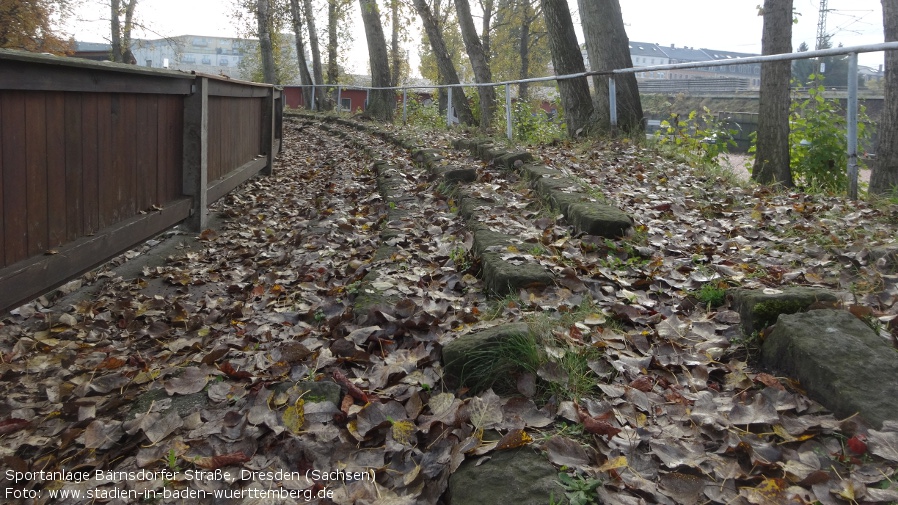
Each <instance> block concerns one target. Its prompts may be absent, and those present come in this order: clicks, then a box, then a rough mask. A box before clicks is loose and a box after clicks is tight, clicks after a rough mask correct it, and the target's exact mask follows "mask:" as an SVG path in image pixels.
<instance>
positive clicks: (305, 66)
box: [290, 0, 314, 109]
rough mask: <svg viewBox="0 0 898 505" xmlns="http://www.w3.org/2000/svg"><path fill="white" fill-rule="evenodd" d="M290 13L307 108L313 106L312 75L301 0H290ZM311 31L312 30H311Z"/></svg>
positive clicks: (303, 100) (300, 79) (303, 95)
mask: <svg viewBox="0 0 898 505" xmlns="http://www.w3.org/2000/svg"><path fill="white" fill-rule="evenodd" d="M290 14H291V17H292V20H293V36H294V37H295V40H296V60H297V61H298V62H299V82H300V84H302V86H303V87H302V103H303V105H305V106H306V108H307V109H311V108H312V88H311V85H312V84H314V83H313V82H312V76H311V74H309V62H308V61H306V48H305V43H304V41H303V39H302V21H303V17H302V14H301V13H300V11H299V0H290ZM310 31H311V30H310Z"/></svg>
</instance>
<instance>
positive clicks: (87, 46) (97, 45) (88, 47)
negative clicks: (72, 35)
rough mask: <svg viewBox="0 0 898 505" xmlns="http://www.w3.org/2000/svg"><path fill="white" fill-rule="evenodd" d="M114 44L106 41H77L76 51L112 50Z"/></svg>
mask: <svg viewBox="0 0 898 505" xmlns="http://www.w3.org/2000/svg"><path fill="white" fill-rule="evenodd" d="M111 50H112V45H110V44H107V43H105V42H79V41H77V40H76V41H75V51H85V52H86V51H111Z"/></svg>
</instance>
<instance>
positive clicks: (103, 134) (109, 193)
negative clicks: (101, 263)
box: [96, 93, 121, 229]
mask: <svg viewBox="0 0 898 505" xmlns="http://www.w3.org/2000/svg"><path fill="white" fill-rule="evenodd" d="M119 102H120V98H119V96H118V95H111V94H105V93H103V94H100V95H98V96H97V119H96V121H97V176H98V183H99V192H98V194H99V200H98V201H97V204H98V205H99V209H100V222H99V226H100V229H103V228H106V227H107V226H109V225H111V224H113V223H116V222H118V221H119V219H118V203H119V199H120V196H119V194H118V190H119V188H120V187H121V177H120V174H118V171H117V170H116V165H115V163H116V158H119V157H121V153H120V152H119V151H118V150H117V149H116V145H115V128H116V126H118V123H119V120H118V116H119V114H121V104H120V103H119Z"/></svg>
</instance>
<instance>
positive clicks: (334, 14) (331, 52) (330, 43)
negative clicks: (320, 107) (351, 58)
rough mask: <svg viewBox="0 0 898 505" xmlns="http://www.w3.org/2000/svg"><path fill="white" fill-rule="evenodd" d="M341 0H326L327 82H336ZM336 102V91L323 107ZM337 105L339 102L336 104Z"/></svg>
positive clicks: (326, 107) (328, 107) (327, 107)
mask: <svg viewBox="0 0 898 505" xmlns="http://www.w3.org/2000/svg"><path fill="white" fill-rule="evenodd" d="M340 1H341V0H327V83H328V84H337V80H338V79H339V77H340V76H339V68H338V67H337V47H338V37H337V21H338V20H339V18H340V12H339V10H340V9H339V2H340ZM336 102H337V91H336V90H334V91H333V96H332V97H331V98H329V99H328V102H327V103H326V106H325V109H328V110H330V109H331V105H332V104H336ZM337 105H339V104H337Z"/></svg>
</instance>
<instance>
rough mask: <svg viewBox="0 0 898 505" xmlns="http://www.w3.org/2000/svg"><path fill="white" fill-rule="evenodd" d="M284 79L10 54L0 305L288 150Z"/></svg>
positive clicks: (121, 244)
mask: <svg viewBox="0 0 898 505" xmlns="http://www.w3.org/2000/svg"><path fill="white" fill-rule="evenodd" d="M282 104H283V97H282V95H281V90H280V89H279V88H275V87H272V86H270V85H260V84H254V83H247V82H241V81H233V80H228V79H225V78H220V77H217V76H207V75H202V74H200V75H197V74H187V73H183V72H174V71H167V70H152V69H146V68H140V67H135V66H131V65H119V64H111V63H97V62H91V61H87V60H79V59H71V58H59V57H55V56H44V55H35V54H31V53H23V52H18V51H6V50H0V312H2V311H5V310H7V309H9V308H11V307H13V306H15V305H16V304H18V303H21V302H24V301H27V300H29V299H31V298H34V297H35V296H38V295H40V294H41V293H44V292H46V291H48V290H50V289H52V288H53V287H55V286H58V285H60V284H62V283H63V282H66V281H67V280H69V279H71V278H73V277H75V276H77V275H79V274H81V273H83V272H85V271H87V270H89V269H90V268H93V267H95V266H97V265H98V264H100V263H102V262H104V261H106V260H108V259H109V258H111V257H113V256H115V255H117V254H119V253H121V252H122V251H125V250H127V249H128V248H130V247H132V246H134V245H136V244H138V243H140V242H142V241H143V240H146V239H148V238H150V237H152V236H153V235H155V234H157V233H159V232H161V231H164V230H165V229H167V228H169V227H171V226H173V225H175V224H177V223H179V222H182V221H186V224H187V225H188V226H189V228H190V229H192V230H194V231H198V230H201V229H203V228H205V226H206V215H207V206H208V204H209V203H211V202H213V201H215V200H217V199H218V198H221V197H222V196H224V195H225V194H227V192H228V191H230V190H232V189H233V188H234V187H236V186H238V185H239V184H240V183H242V182H243V181H245V180H246V179H248V178H249V177H252V176H253V175H255V174H256V173H259V172H262V173H263V174H270V173H271V167H272V163H273V158H274V156H275V154H276V153H277V152H279V151H280V145H281V135H280V132H281V124H280V122H281V118H282V116H281V112H282V110H283V105H282Z"/></svg>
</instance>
